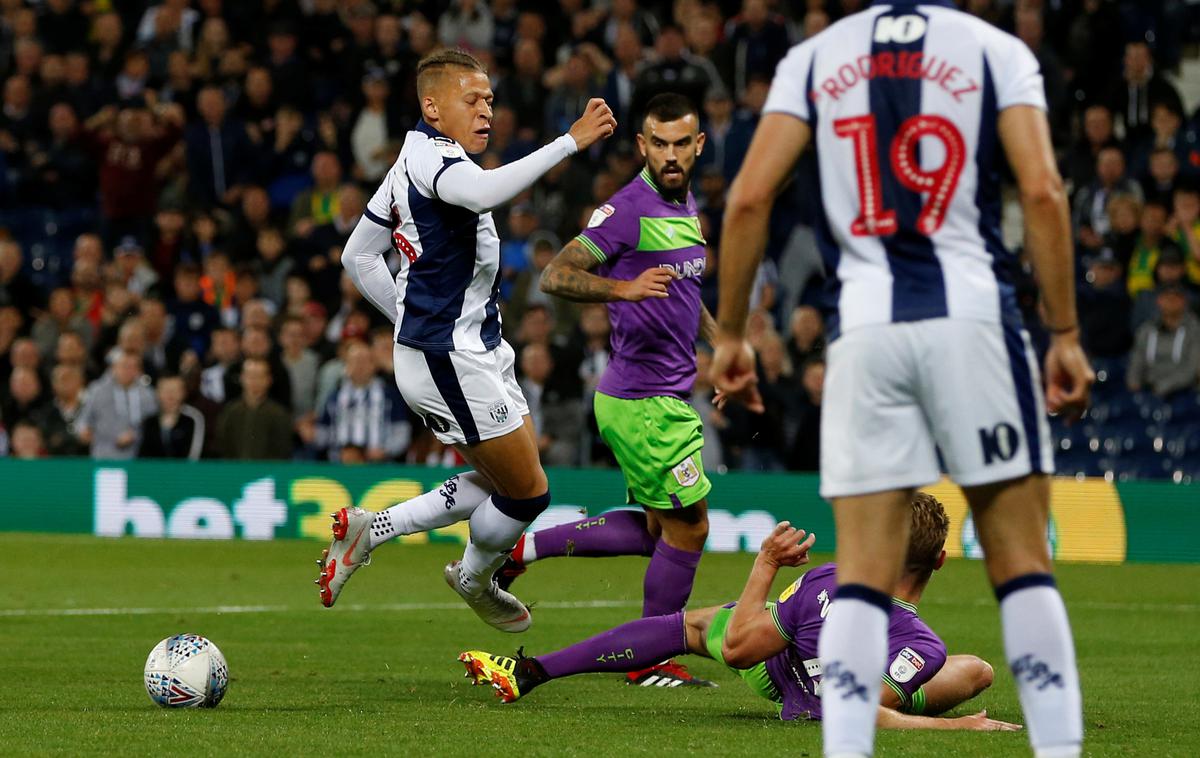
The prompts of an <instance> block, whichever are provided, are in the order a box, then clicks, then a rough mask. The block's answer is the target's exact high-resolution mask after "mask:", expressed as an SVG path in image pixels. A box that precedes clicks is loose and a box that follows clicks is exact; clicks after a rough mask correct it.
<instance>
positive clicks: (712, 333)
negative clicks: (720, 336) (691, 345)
mask: <svg viewBox="0 0 1200 758" xmlns="http://www.w3.org/2000/svg"><path fill="white" fill-rule="evenodd" d="M700 339H702V340H704V341H705V342H707V343H708V344H710V345H715V344H716V343H717V320H716V319H715V318H713V315H712V314H711V313H709V311H708V308H707V307H706V306H704V305H703V304H701V305H700Z"/></svg>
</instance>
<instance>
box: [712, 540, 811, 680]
mask: <svg viewBox="0 0 1200 758" xmlns="http://www.w3.org/2000/svg"><path fill="white" fill-rule="evenodd" d="M816 539H817V537H816V535H814V534H810V535H808V537H807V539H806V538H805V533H804V530H803V529H794V528H793V527H792V525H791V524H790V523H788V522H787V521H782V522H780V523H779V524H778V525H777V526H776V527H775V531H773V532H771V534H770V535H768V536H767V538H766V539H765V540H763V543H762V548H761V549H760V550H759V551H758V556H757V557H756V558H755V559H754V567H753V568H752V569H750V576H749V577H748V578H747V579H746V586H745V588H743V589H742V595H741V597H739V598H738V602H737V605H736V606H734V609H733V616H732V617H731V618H730V619H729V626H728V627H727V628H726V630H725V640H724V642H723V643H722V645H721V656H722V657H723V658H724V659H725V663H726V664H728V665H730V666H732V667H734V668H739V669H741V668H749V667H751V666H753V665H755V664H757V663H761V662H762V661H765V660H766V659H768V658H770V657H771V656H772V655H775V654H776V653H778V652H779V651H781V650H783V649H784V648H785V647H787V645H788V640H787V638H785V637H784V636H783V633H782V632H781V631H780V630H779V627H777V626H776V625H775V618H774V616H772V614H771V611H770V610H768V609H767V607H766V606H767V593H768V592H770V591H771V583H772V582H773V581H775V575H776V574H777V573H778V572H779V568H780V567H781V566H801V565H803V564H805V563H807V562H808V551H809V549H810V548H811V547H812V546H813V543H814V542H815V541H816Z"/></svg>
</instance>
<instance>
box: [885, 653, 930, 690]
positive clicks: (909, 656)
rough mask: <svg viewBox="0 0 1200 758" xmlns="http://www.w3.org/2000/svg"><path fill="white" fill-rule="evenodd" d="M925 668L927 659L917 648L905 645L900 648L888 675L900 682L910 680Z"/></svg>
mask: <svg viewBox="0 0 1200 758" xmlns="http://www.w3.org/2000/svg"><path fill="white" fill-rule="evenodd" d="M923 668H925V659H924V658H922V657H921V655H920V654H919V653H917V651H916V650H913V649H912V648H911V647H905V648H901V649H900V653H899V654H898V655H897V656H896V659H895V660H893V661H892V665H891V666H889V667H888V676H890V677H891V678H892V680H893V681H895V682H898V683H904V682H910V681H912V678H913V677H914V676H916V675H917V674H918V673H920V671H921V669H923Z"/></svg>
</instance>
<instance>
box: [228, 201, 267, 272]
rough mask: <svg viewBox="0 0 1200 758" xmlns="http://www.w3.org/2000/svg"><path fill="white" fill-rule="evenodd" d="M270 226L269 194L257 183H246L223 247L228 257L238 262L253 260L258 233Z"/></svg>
mask: <svg viewBox="0 0 1200 758" xmlns="http://www.w3.org/2000/svg"><path fill="white" fill-rule="evenodd" d="M271 226H272V224H271V198H270V196H269V195H268V194H267V191H266V190H265V189H263V188H262V187H259V186H258V185H254V184H251V185H247V186H246V187H244V188H243V189H242V196H241V202H239V203H238V207H237V212H236V213H235V214H234V219H233V222H232V224H231V225H230V229H229V234H228V235H227V236H226V244H225V248H226V250H227V251H228V252H229V255H230V259H231V260H234V261H237V262H239V263H240V262H243V261H250V260H253V259H254V254H255V246H256V244H257V242H258V233H259V232H261V231H262V230H264V229H270V228H271Z"/></svg>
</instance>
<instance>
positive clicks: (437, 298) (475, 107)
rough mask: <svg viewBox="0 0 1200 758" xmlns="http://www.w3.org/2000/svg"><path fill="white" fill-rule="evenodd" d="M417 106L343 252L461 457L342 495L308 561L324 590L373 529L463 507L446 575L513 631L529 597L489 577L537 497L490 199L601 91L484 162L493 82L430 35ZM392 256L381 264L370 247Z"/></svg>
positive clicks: (579, 141) (587, 134)
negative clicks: (404, 479)
mask: <svg viewBox="0 0 1200 758" xmlns="http://www.w3.org/2000/svg"><path fill="white" fill-rule="evenodd" d="M417 93H418V97H419V98H420V101H421V103H420V104H421V115H422V120H421V121H420V122H419V123H418V124H417V128H416V129H415V130H414V131H411V132H409V133H408V136H407V137H406V138H405V141H404V147H403V149H401V151H400V157H399V158H398V159H397V160H396V163H395V165H394V166H392V168H391V170H390V171H389V172H388V175H387V177H386V178H385V179H384V181H383V184H382V185H380V187H379V189H378V191H377V192H376V193H375V196H374V197H372V198H371V201H370V202H369V203H368V204H367V208H366V211H365V212H364V214H363V218H362V220H361V221H359V223H358V226H357V227H355V229H354V232H353V234H352V235H351V236H350V239H349V241H348V242H347V243H346V248H345V251H344V252H343V254H342V264H343V265H344V266H345V268H346V270H347V271H348V272H349V273H350V276H351V278H352V279H353V280H354V284H355V286H357V287H358V289H359V291H360V292H362V293H363V296H364V297H365V298H366V299H367V300H369V301H370V302H371V303H372V304H374V305H375V307H376V308H378V309H379V310H380V311H382V312H383V313H384V315H386V316H387V317H388V318H389V319H390V320H391V321H393V322H394V323H395V325H396V326H395V340H396V346H395V349H394V353H393V356H394V363H395V373H396V384H397V386H398V387H399V388H400V392H401V394H402V395H403V396H404V401H405V403H407V404H408V406H409V408H411V409H412V410H413V411H414V412H416V413H417V414H419V415H420V416H421V417H422V418H423V419H424V420H425V423H426V424H427V425H428V426H429V428H430V429H432V430H433V431H434V433H435V434H436V435H437V437H438V439H439V440H441V441H442V442H443V443H445V444H447V445H454V446H455V448H456V449H457V450H458V451H459V452H460V453H461V454H462V456H463V457H464V458H465V459H466V460H467V461H468V462H469V463H470V464H471V466H472V467H473V468H474V469H475V470H474V471H471V472H468V473H464V474H460V475H458V476H454V477H451V478H450V479H449V480H447V481H446V482H445V483H444V484H443V485H442V486H441V487H439V488H438V489H436V490H434V491H432V492H427V493H425V494H424V495H421V496H420V497H417V498H414V499H413V500H410V501H407V502H405V503H401V504H399V505H395V506H393V507H391V508H389V509H387V510H386V511H383V512H381V513H371V512H368V511H364V510H362V509H361V508H343V509H342V510H340V511H338V512H337V513H335V514H334V523H333V542H332V543H331V544H330V546H329V549H328V550H327V551H326V552H325V554H324V555H323V557H322V559H321V560H319V561H318V565H319V566H320V568H321V573H320V576H319V577H318V579H317V584H318V586H319V587H320V591H321V601H322V603H324V604H325V605H326V606H331V605H333V604H334V602H336V600H337V597H338V594H339V593H340V592H341V590H342V587H343V586H344V584H345V582H346V580H347V579H349V578H350V576H351V574H353V573H354V572H355V571H356V570H358V568H359V567H360V566H362V565H363V564H364V563H365V562H366V561H367V560H369V556H370V552H371V550H373V549H374V548H375V547H376V546H378V545H379V544H381V543H383V542H386V541H388V540H390V539H393V538H394V537H396V536H398V535H401V534H412V533H414V532H423V531H428V530H430V529H436V528H438V527H444V526H447V525H449V524H453V523H455V522H458V521H462V520H465V519H470V525H471V538H470V542H469V543H468V545H467V548H466V551H465V552H464V554H463V558H462V561H454V562H452V563H450V564H449V565H447V566H446V570H445V572H444V573H445V578H446V582H447V583H448V584H449V585H450V586H451V588H453V589H454V590H455V591H456V592H457V593H458V594H459V595H460V596H462V598H463V599H464V600H465V601H466V602H467V604H468V605H469V606H470V607H471V608H472V609H473V610H474V611H475V613H476V614H477V615H478V616H479V617H480V618H481V619H483V620H484V621H485V622H487V623H488V624H490V625H492V626H494V627H495V628H497V629H500V630H502V631H506V632H521V631H524V630H526V629H528V628H529V625H530V623H531V619H530V615H529V610H528V608H527V607H526V606H525V605H524V604H522V603H521V602H520V601H519V600H517V598H516V597H514V596H513V595H512V594H511V593H509V592H506V591H504V590H501V589H500V588H499V587H498V586H497V585H496V583H495V581H494V580H493V578H492V574H493V572H495V570H496V569H497V568H499V567H500V564H501V563H502V562H503V561H504V558H505V556H506V555H507V554H508V551H509V550H511V549H512V547H513V545H514V544H515V543H516V541H517V538H518V537H520V536H521V533H522V532H523V531H524V530H525V528H526V527H527V526H529V524H530V523H531V522H532V521H533V520H534V519H535V518H537V516H538V514H540V513H541V512H542V511H543V510H545V508H546V506H547V505H548V504H549V503H550V492H549V486H548V483H547V481H546V474H545V472H544V471H543V470H542V466H541V462H540V461H539V460H538V447H537V443H536V440H535V435H534V431H533V425H532V423H531V421H530V418H529V408H528V405H527V404H526V402H525V398H524V396H523V395H522V393H521V389H520V387H519V386H518V384H517V381H516V377H515V375H514V373H513V360H514V356H513V350H512V348H511V347H509V345H508V343H506V342H505V341H504V340H503V339H501V337H500V308H499V302H498V300H499V296H500V241H499V238H498V237H497V234H496V224H495V222H494V221H493V219H492V213H491V209H492V208H494V207H496V206H497V205H501V204H503V203H506V202H508V201H509V200H511V199H512V198H513V197H514V196H515V195H517V194H518V193H520V192H522V191H523V190H525V189H526V188H528V187H529V186H530V185H532V184H533V183H534V182H535V181H537V180H538V179H539V178H540V177H541V176H542V175H543V174H544V173H546V172H547V171H549V170H550V169H551V168H553V167H554V166H555V165H556V164H558V163H559V162H560V161H562V160H564V159H565V158H567V157H568V156H570V155H573V154H574V153H575V152H576V151H578V150H583V149H586V148H587V147H589V146H590V145H591V144H592V143H594V142H595V141H597V140H599V139H603V138H606V137H608V136H610V135H611V134H612V133H613V129H614V128H615V126H616V122H615V121H614V120H613V117H612V113H611V111H609V109H608V106H606V105H605V104H604V101H602V100H598V99H594V100H591V101H589V102H588V104H587V107H586V110H585V112H584V114H583V116H582V117H581V118H580V119H579V120H578V121H576V122H575V124H574V125H572V127H571V130H570V132H569V133H568V134H564V135H562V136H561V137H559V138H558V139H556V140H554V141H553V142H551V143H550V144H548V145H546V146H544V147H542V148H541V149H540V150H537V151H536V152H534V153H532V154H530V155H528V156H526V157H525V158H522V159H521V160H519V161H516V162H514V163H511V164H509V165H507V166H503V167H501V168H497V169H494V170H491V171H484V170H483V169H481V168H480V167H479V166H477V165H476V164H475V163H474V162H473V161H472V160H471V159H470V158H469V157H467V154H468V153H471V154H477V153H481V152H483V150H484V149H485V148H486V147H487V144H488V136H489V132H490V130H491V120H492V90H491V86H490V85H489V83H488V76H487V73H486V72H485V71H484V69H483V66H482V65H481V64H480V63H479V61H477V60H476V59H475V58H473V57H472V56H470V55H469V54H467V53H465V52H462V51H460V50H444V51H441V52H437V53H433V54H432V55H430V56H427V57H426V58H424V59H423V60H422V61H421V62H420V63H419V64H418V66H417ZM389 250H395V251H396V252H397V253H398V254H399V255H400V257H401V259H402V260H401V266H400V270H399V272H398V273H397V274H396V276H395V278H393V276H392V274H391V272H390V271H389V270H388V268H387V265H386V264H385V262H384V254H385V253H387V252H388V251H389Z"/></svg>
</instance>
